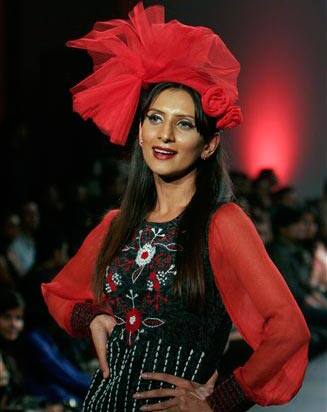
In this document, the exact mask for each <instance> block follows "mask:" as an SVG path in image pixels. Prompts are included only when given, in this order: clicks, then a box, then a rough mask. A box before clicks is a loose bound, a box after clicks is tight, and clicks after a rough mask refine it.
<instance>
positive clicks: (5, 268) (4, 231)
mask: <svg viewBox="0 0 327 412" xmlns="http://www.w3.org/2000/svg"><path fill="white" fill-rule="evenodd" d="M1 223H2V224H1V229H0V230H1V232H0V285H4V286H9V287H10V286H11V287H14V286H15V285H16V283H17V273H16V271H15V268H14V266H13V265H12V263H11V261H10V259H9V257H8V248H9V246H10V244H11V243H12V242H14V240H15V239H16V238H17V236H18V235H19V231H20V218H19V216H18V215H17V214H15V213H8V214H7V215H5V217H4V218H3V220H2V222H1Z"/></svg>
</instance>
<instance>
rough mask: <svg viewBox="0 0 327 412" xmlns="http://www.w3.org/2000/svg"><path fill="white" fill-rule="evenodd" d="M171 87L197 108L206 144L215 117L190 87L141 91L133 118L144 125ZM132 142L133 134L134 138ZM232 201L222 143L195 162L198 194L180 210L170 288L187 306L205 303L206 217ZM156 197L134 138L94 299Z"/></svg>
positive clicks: (99, 261) (162, 86) (99, 263)
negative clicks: (177, 248) (174, 273)
mask: <svg viewBox="0 0 327 412" xmlns="http://www.w3.org/2000/svg"><path fill="white" fill-rule="evenodd" d="M168 88H175V89H182V90H185V91H187V92H188V93H189V94H190V96H191V97H192V99H193V102H194V104H195V124H196V127H197V130H198V131H199V133H200V134H201V135H202V136H203V138H204V140H205V142H207V141H209V140H210V139H211V138H212V137H213V135H214V133H215V132H217V130H216V126H215V124H216V119H213V118H211V117H208V116H206V115H205V113H204V112H203V110H202V105H201V97H200V95H199V94H198V93H197V92H196V91H195V90H193V89H191V88H189V87H187V86H184V85H181V84H176V83H171V82H169V83H168V82H165V83H159V84H156V85H154V86H153V87H152V88H151V89H150V90H147V91H144V92H143V95H142V97H141V100H140V106H139V110H138V113H137V115H136V122H135V124H136V123H138V122H139V121H141V123H143V121H144V118H145V115H146V113H147V110H148V108H149V107H150V105H151V102H152V101H153V100H154V99H155V98H156V97H157V96H158V95H159V94H160V93H161V92H162V91H163V90H165V89H168ZM134 139H135V136H134ZM233 198H234V196H233V192H232V183H231V180H230V178H229V174H228V172H227V167H226V161H225V153H224V151H223V147H222V144H221V142H220V144H219V146H218V149H217V150H216V153H215V154H214V155H212V156H210V157H209V158H208V159H207V160H205V161H204V160H199V161H198V164H197V174H196V190H195V194H194V195H193V197H192V199H191V201H190V203H189V204H188V206H187V207H186V209H185V210H184V212H183V214H182V216H181V219H180V222H179V231H178V233H179V234H178V243H179V245H180V246H181V249H182V252H179V253H177V273H178V275H177V276H176V279H175V283H174V285H173V290H174V292H175V293H177V294H178V295H179V296H181V295H182V294H183V291H184V292H185V293H186V295H184V294H183V295H184V296H186V302H187V304H188V306H189V307H190V308H196V307H198V305H199V303H201V302H202V301H203V299H204V292H205V283H204V276H203V271H204V269H203V256H204V251H205V246H206V240H207V239H206V233H207V226H208V222H209V219H210V214H211V213H212V211H213V210H214V209H215V208H216V207H217V204H219V203H224V202H228V201H231V200H232V199H233ZM156 199H157V194H156V188H155V184H154V179H153V174H152V172H151V170H150V169H149V168H148V166H147V165H146V163H145V162H144V160H143V155H142V151H141V148H140V147H139V144H138V139H135V143H134V150H133V155H132V159H131V165H130V173H129V178H128V183H127V189H126V192H125V194H124V197H123V199H122V202H121V208H120V213H119V214H118V216H117V217H116V218H115V219H114V220H113V221H112V223H111V226H110V230H109V231H108V233H107V235H106V237H105V239H104V241H103V244H102V247H101V250H100V253H99V256H98V259H97V264H96V272H95V276H94V279H93V280H94V281H93V290H94V293H95V296H96V297H97V298H98V299H99V300H101V298H102V297H103V283H104V273H105V270H106V267H107V265H108V264H110V262H111V261H112V259H113V258H114V257H115V256H116V255H117V253H119V251H120V250H121V249H122V248H123V246H124V245H125V243H126V242H127V241H128V240H129V239H130V237H131V236H132V234H133V231H134V230H135V228H136V227H137V226H138V225H139V224H140V223H141V222H142V220H143V219H144V218H145V217H146V215H147V214H148V213H149V212H150V211H151V210H153V208H154V207H155V204H156Z"/></svg>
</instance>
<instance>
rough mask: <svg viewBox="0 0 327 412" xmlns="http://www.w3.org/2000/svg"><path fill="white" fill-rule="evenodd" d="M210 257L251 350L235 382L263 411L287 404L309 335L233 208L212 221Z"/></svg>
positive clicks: (245, 220)
mask: <svg viewBox="0 0 327 412" xmlns="http://www.w3.org/2000/svg"><path fill="white" fill-rule="evenodd" d="M209 256H210V261H211V265H212V268H213V272H214V277H215V282H216V285H217V287H218V289H219V291H220V293H221V296H222V299H223V301H224V304H225V306H226V309H227V310H228V313H229V315H230V317H231V319H232V321H233V322H234V324H235V325H236V327H237V328H238V330H239V331H240V333H241V334H242V336H243V337H244V339H245V340H246V342H247V343H248V344H249V345H250V346H251V347H252V348H253V350H254V352H253V354H252V355H251V357H250V359H249V360H248V361H247V362H246V363H245V365H243V366H241V367H239V368H237V369H236V370H235V371H234V372H233V374H234V377H235V379H236V380H237V382H238V383H239V385H240V386H241V388H242V389H243V391H244V392H245V394H246V396H247V397H248V398H249V399H251V400H253V401H255V402H256V403H258V404H260V405H262V406H264V405H271V404H281V403H285V402H287V401H289V400H290V399H291V398H292V397H293V396H294V395H295V394H296V393H297V391H298V390H299V388H300V387H301V384H302V380H303V377H304V373H305V370H306V366H307V361H308V357H307V351H308V343H309V340H310V334H309V330H308V328H307V325H306V322H305V320H304V318H303V315H302V313H301V311H300V309H299V307H298V305H297V303H296V301H295V299H294V298H293V296H292V294H291V292H290V290H289V289H288V287H287V285H286V282H285V281H284V279H283V277H282V275H281V274H280V272H279V271H278V269H277V268H276V266H275V265H274V263H273V262H272V260H271V259H270V257H269V256H268V254H267V252H266V249H265V247H264V244H263V242H262V240H261V238H260V237H259V235H258V233H257V231H256V229H255V226H254V224H253V223H252V221H251V219H250V218H249V217H248V216H247V215H246V214H245V212H244V211H243V210H242V209H241V208H240V207H239V206H238V205H236V204H235V203H227V204H225V205H223V206H221V207H220V208H219V209H218V210H217V211H216V212H215V214H214V215H213V217H212V220H211V224H210V230H209Z"/></svg>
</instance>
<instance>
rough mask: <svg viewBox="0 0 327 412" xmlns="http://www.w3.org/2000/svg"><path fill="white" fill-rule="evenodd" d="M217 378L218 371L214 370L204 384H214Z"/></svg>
mask: <svg viewBox="0 0 327 412" xmlns="http://www.w3.org/2000/svg"><path fill="white" fill-rule="evenodd" d="M217 378H218V372H217V371H216V370H215V371H214V373H213V374H212V376H211V377H210V378H209V379H208V380H207V383H206V385H210V386H211V385H214V384H215V382H216V380H217Z"/></svg>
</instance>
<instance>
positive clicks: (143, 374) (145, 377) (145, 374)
mask: <svg viewBox="0 0 327 412" xmlns="http://www.w3.org/2000/svg"><path fill="white" fill-rule="evenodd" d="M148 376H149V375H148V374H147V373H142V374H141V378H143V379H147V378H148Z"/></svg>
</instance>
